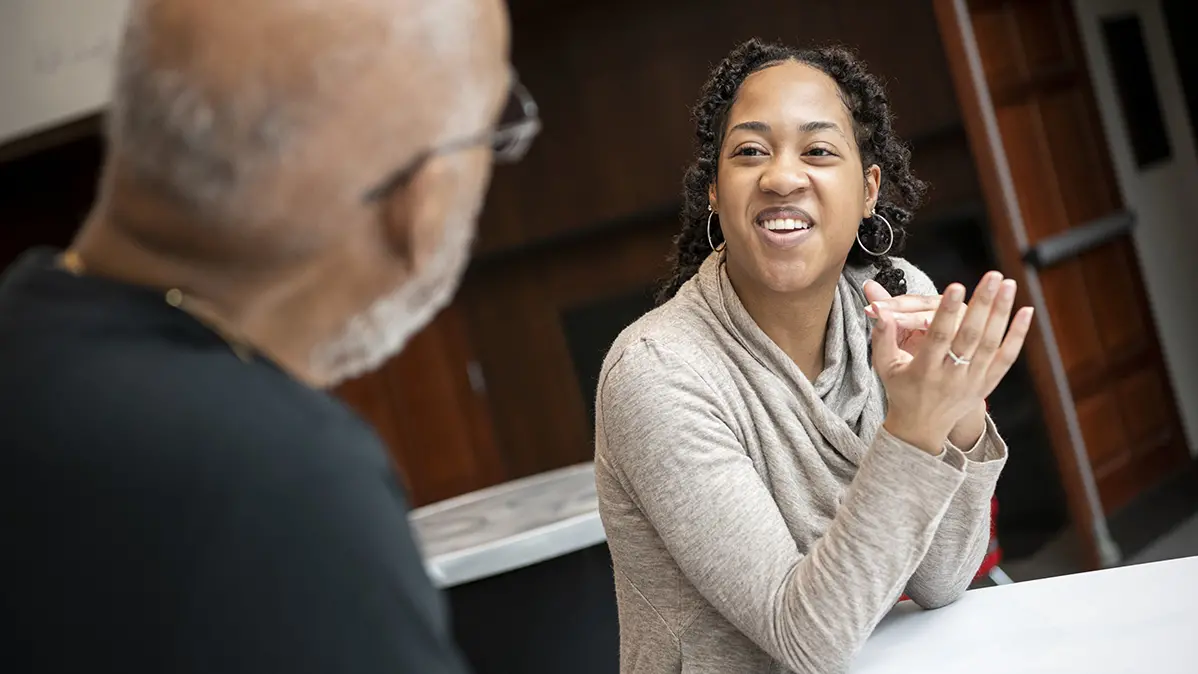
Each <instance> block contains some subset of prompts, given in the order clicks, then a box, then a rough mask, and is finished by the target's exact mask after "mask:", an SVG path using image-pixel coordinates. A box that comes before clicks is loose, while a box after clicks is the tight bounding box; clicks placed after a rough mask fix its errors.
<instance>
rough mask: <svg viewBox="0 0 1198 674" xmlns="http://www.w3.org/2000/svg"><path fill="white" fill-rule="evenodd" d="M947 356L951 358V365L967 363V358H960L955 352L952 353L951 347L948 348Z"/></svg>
mask: <svg viewBox="0 0 1198 674" xmlns="http://www.w3.org/2000/svg"><path fill="white" fill-rule="evenodd" d="M948 357H949V358H950V359H952V361H953V365H969V359H968V358H962V357H960V356H958V355H957V354H955V353H953V350H952V349H949V350H948Z"/></svg>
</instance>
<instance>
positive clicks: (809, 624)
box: [597, 340, 966, 672]
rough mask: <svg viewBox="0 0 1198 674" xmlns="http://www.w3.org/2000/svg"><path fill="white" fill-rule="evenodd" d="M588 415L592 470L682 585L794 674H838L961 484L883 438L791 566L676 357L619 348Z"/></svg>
mask: <svg viewBox="0 0 1198 674" xmlns="http://www.w3.org/2000/svg"><path fill="white" fill-rule="evenodd" d="M597 410H598V416H597V431H598V439H599V443H598V445H597V454H598V455H599V457H598V458H599V459H601V460H603V461H605V462H606V463H607V465H608V466H610V468H611V470H612V471H613V473H614V474H615V475H616V477H617V479H618V480H619V483H620V486H621V488H622V489H624V490H625V491H626V492H628V494H629V495H630V497H631V498H632V500H633V501H634V502H635V503H636V505H637V507H638V508H640V510H641V511H642V512H643V513H644V516H645V517H646V518H647V520H648V521H649V522H650V524H651V525H652V526H653V528H654V530H655V531H656V532H657V534H658V535H659V536H660V538H661V540H662V542H663V543H664V545H665V547H666V549H667V550H668V551H669V553H670V555H671V556H672V557H673V558H674V560H675V562H677V564H678V566H679V568H680V569H681V571H682V573H683V574H684V575H685V576H686V578H687V579H688V580H689V581H690V582H691V583H692V584H693V585H694V586H695V588H696V589H697V590H698V591H699V592H700V593H701V594H702V595H703V597H704V598H705V599H706V600H707V601H708V602H710V603H711V604H712V605H713V606H714V607H715V608H716V609H717V610H718V611H719V612H720V613H721V614H723V615H724V616H725V617H726V618H727V619H728V620H729V621H730V622H731V623H732V624H733V625H735V626H736V627H737V629H739V630H740V631H741V632H743V633H744V634H745V635H747V636H748V637H749V638H751V639H752V640H753V641H754V642H755V643H756V644H757V645H758V646H759V647H761V648H762V649H763V650H764V651H766V652H767V653H769V654H770V655H771V656H772V657H773V658H775V659H776V660H777V661H779V662H781V663H783V664H784V665H785V666H786V667H788V668H789V669H791V670H793V671H795V672H844V671H847V670H848V667H849V665H850V664H851V662H852V660H853V657H854V656H855V655H856V653H857V652H858V650H859V649H860V648H861V646H862V644H863V643H864V641H865V639H866V638H867V637H868V636H869V634H870V633H871V632H872V631H873V628H874V627H875V626H876V625H877V623H878V621H879V620H880V619H881V617H882V616H883V615H885V613H886V612H887V611H888V610H889V609H890V608H891V607H892V606H893V605H894V602H895V601H896V600H897V598H898V597H899V594H900V593H901V591H902V590H903V586H904V584H905V583H906V582H907V580H908V579H909V578H910V577H911V574H912V573H913V572H914V571H915V569H916V566H917V565H918V564H919V561H920V560H922V559H924V558H925V556H926V553H927V551H928V547H929V545H931V543H932V539H933V536H934V535H935V533H936V530H937V528H938V525H939V523H940V521H941V519H942V518H943V516H944V513H945V511H946V510H947V509H948V507H949V504H950V502H951V501H952V499H953V496H954V494H955V493H956V491H957V489H958V487H959V486H960V485H961V483H962V481H963V480H965V479H966V474H965V473H964V472H963V470H962V468H961V466H960V465H957V466H954V465H952V463H951V462H948V461H945V460H943V459H942V458H939V457H933V456H930V455H928V454H927V453H925V452H922V451H920V450H919V449H917V448H915V447H913V446H911V445H908V444H906V443H904V442H902V441H900V440H898V439H897V438H895V437H894V436H892V435H890V434H888V433H886V432H885V431H884V430H883V431H881V432H879V434H878V436H877V439H876V440H875V442H874V444H873V446H872V447H871V449H870V450H869V452H868V453H867V455H866V457H865V459H864V460H863V461H862V463H861V465H860V468H859V471H858V473H857V476H856V478H855V479H854V480H853V482H852V484H851V485H850V486H849V489H848V490H847V493H846V494H845V497H844V501H843V503H842V505H841V507H840V508H839V509H838V511H837V514H836V517H835V518H834V520H833V521H832V523H831V525H830V526H829V528H828V531H827V532H826V533H825V534H824V536H823V537H822V538H820V539H819V540H818V541H817V542H816V543H815V544H814V545H812V546H811V549H810V550H807V551H806V554H803V552H801V551H800V550H799V549H798V546H797V545H796V543H795V541H794V539H793V537H792V536H791V534H790V532H789V530H788V529H787V527H786V524H785V522H784V521H783V518H782V515H781V513H780V512H779V509H778V507H777V505H776V503H775V502H774V500H773V497H772V496H771V494H770V492H769V490H768V488H767V487H766V485H765V484H764V482H763V481H762V480H761V478H760V477H759V476H758V474H757V472H756V470H755V469H754V467H753V464H752V461H751V460H750V458H749V457H748V455H747V453H746V451H745V450H744V448H743V446H742V445H741V444H740V442H739V441H738V440H737V436H736V434H735V433H734V432H733V430H732V428H731V427H730V425H729V424H728V414H727V407H726V406H724V405H723V404H722V401H721V398H720V396H719V394H718V392H717V390H716V389H714V388H713V387H712V386H711V385H710V384H709V382H707V381H706V380H705V379H704V378H703V377H702V376H701V374H700V373H699V372H698V371H696V370H695V369H693V368H692V367H691V366H690V365H689V364H688V363H687V361H686V360H685V359H684V358H682V357H680V356H679V355H677V354H676V353H674V352H673V351H671V350H670V349H669V348H668V347H666V346H665V345H662V344H659V343H656V342H653V341H649V340H641V341H638V342H635V343H633V344H631V345H629V346H626V347H624V350H623V352H622V353H620V354H619V355H618V357H617V358H616V360H614V362H613V363H612V364H611V365H610V367H609V368H608V370H607V372H606V374H605V376H604V378H603V379H602V381H601V382H600V387H599V393H598V405H597ZM602 497H603V495H602V494H600V498H602ZM613 553H618V554H621V555H625V556H627V557H631V558H634V559H635V558H637V556H638V551H637V550H619V551H617V550H613Z"/></svg>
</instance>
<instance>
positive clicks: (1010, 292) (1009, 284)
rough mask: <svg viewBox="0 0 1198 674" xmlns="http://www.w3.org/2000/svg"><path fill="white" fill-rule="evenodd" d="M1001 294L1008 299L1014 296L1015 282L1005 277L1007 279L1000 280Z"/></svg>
mask: <svg viewBox="0 0 1198 674" xmlns="http://www.w3.org/2000/svg"><path fill="white" fill-rule="evenodd" d="M1002 294H1003V297H1005V298H1008V299H1009V298H1012V297H1014V296H1015V282H1014V281H1012V280H1011V279H1007V280H1005V281H1003V282H1002Z"/></svg>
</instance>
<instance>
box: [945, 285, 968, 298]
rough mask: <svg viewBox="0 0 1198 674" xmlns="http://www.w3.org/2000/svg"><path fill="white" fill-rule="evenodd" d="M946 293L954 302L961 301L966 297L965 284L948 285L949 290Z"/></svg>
mask: <svg viewBox="0 0 1198 674" xmlns="http://www.w3.org/2000/svg"><path fill="white" fill-rule="evenodd" d="M945 295H946V296H947V297H948V299H950V300H952V301H954V302H960V301H961V300H963V299H965V286H961V285H957V284H956V283H954V284H953V285H951V286H949V287H948V292H947V293H945Z"/></svg>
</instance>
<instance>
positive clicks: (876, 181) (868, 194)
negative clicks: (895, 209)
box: [861, 164, 882, 219]
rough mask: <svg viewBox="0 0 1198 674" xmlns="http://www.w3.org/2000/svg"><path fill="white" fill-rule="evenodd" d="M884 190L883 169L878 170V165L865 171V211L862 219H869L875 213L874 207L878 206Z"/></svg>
mask: <svg viewBox="0 0 1198 674" xmlns="http://www.w3.org/2000/svg"><path fill="white" fill-rule="evenodd" d="M881 189H882V169H880V168H878V165H877V164H873V165H871V166H870V167H869V168H868V169H866V170H865V210H864V212H862V214H861V218H862V219H865V218H868V217H869V216H870V215H871V214H872V213H873V212H874V207H875V206H877V205H878V193H879V192H880V191H881Z"/></svg>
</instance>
